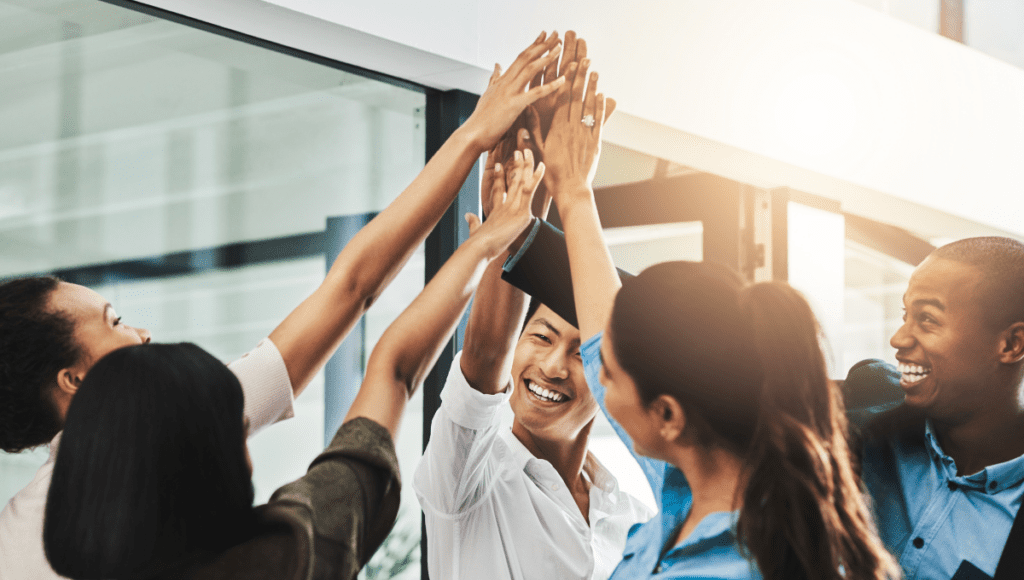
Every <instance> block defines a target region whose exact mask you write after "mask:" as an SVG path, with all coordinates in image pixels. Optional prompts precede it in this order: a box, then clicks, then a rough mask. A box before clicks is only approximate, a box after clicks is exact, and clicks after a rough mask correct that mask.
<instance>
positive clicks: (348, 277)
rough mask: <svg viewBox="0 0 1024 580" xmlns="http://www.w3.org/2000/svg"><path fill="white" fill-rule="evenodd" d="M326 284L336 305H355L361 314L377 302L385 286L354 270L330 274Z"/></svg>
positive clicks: (379, 281)
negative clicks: (345, 303) (340, 303)
mask: <svg viewBox="0 0 1024 580" xmlns="http://www.w3.org/2000/svg"><path fill="white" fill-rule="evenodd" d="M324 284H325V285H326V286H328V287H329V288H331V293H332V294H333V295H334V296H335V300H336V302H335V303H339V302H347V303H350V304H355V305H357V308H359V310H360V312H366V311H367V310H369V309H370V307H371V306H373V305H374V304H375V303H376V302H377V299H378V298H380V295H381V293H382V292H383V291H384V286H385V284H384V283H382V281H381V280H377V279H376V278H375V277H374V276H371V275H370V274H368V273H365V272H361V271H359V270H354V269H347V270H345V271H339V272H334V271H332V272H329V273H328V278H327V280H325V282H324Z"/></svg>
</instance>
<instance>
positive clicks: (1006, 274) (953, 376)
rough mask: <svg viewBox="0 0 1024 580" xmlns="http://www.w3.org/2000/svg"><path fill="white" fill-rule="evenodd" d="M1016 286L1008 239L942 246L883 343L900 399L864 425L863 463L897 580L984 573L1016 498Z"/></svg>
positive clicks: (1021, 269) (1022, 277)
mask: <svg viewBox="0 0 1024 580" xmlns="http://www.w3.org/2000/svg"><path fill="white" fill-rule="evenodd" d="M1022 290H1024V244H1021V243H1020V242H1017V241H1015V240H1011V239H1008V238H997V237H988V238H969V239H965V240H961V241H959V242H954V243H952V244H949V245H946V246H943V247H941V248H939V249H937V250H935V251H934V252H933V253H932V254H931V255H930V256H929V257H928V258H927V259H926V260H925V261H924V262H922V263H921V265H920V266H919V267H918V268H917V269H916V270H915V271H914V274H913V275H912V276H911V278H910V283H909V286H908V288H907V292H906V294H905V295H904V297H903V305H904V309H905V311H906V314H905V316H904V323H903V326H901V327H900V329H899V330H898V331H897V332H896V334H895V335H893V337H892V340H891V341H890V342H891V344H892V346H893V347H894V348H896V359H897V360H898V361H899V369H898V371H899V372H898V374H896V373H893V374H892V375H891V376H893V378H895V377H896V376H898V377H899V385H900V387H901V388H902V389H903V392H904V395H905V398H904V403H903V405H902V406H901V407H899V408H897V409H895V410H894V411H891V412H889V413H886V414H884V415H882V416H880V417H879V418H878V419H877V420H875V421H874V422H872V423H871V424H869V426H868V427H867V429H866V433H865V435H866V442H865V445H864V456H863V469H864V481H865V483H866V484H867V486H868V488H869V490H870V491H871V494H872V496H873V497H874V499H875V510H876V512H877V515H878V527H879V532H880V534H881V536H882V539H883V541H884V542H885V543H886V545H887V546H888V547H889V549H890V550H891V551H892V552H893V554H895V555H896V556H897V558H899V562H900V565H901V566H902V567H903V571H904V575H905V578H906V579H907V580H932V579H936V580H938V579H954V580H974V579H979V580H980V579H985V578H992V577H993V576H994V574H995V571H996V566H997V565H998V563H999V558H1000V555H1001V554H1002V552H1003V546H1004V545H1005V544H1006V539H1007V536H1008V535H1009V532H1010V527H1011V525H1012V524H1013V519H1014V517H1015V516H1016V515H1017V510H1018V509H1019V508H1020V504H1021V496H1022V494H1024V485H1022V483H1024V389H1022V383H1024V381H1022V379H1024V363H1022V360H1024V292H1022ZM864 371H867V372H870V369H864ZM857 372H859V370H858V369H855V370H854V371H852V372H851V376H852V375H853V374H854V373H857Z"/></svg>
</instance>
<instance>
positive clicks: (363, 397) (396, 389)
mask: <svg viewBox="0 0 1024 580" xmlns="http://www.w3.org/2000/svg"><path fill="white" fill-rule="evenodd" d="M493 255H494V254H493V252H491V253H488V251H487V249H486V248H485V245H484V244H482V243H480V242H479V241H477V240H474V239H473V238H470V240H469V241H467V242H466V243H464V244H463V245H462V246H460V247H459V249H458V250H456V251H455V253H454V254H453V255H452V257H451V258H450V259H449V260H448V261H447V262H446V263H445V265H444V266H443V267H442V268H441V270H440V271H439V272H438V273H437V275H435V276H434V278H433V279H432V280H431V281H430V283H429V284H427V286H426V288H424V289H423V292H421V293H420V295H419V296H417V297H416V299H415V300H414V301H413V302H412V304H410V305H409V307H408V308H407V309H406V310H405V311H404V312H403V313H402V314H401V315H400V316H399V317H398V318H397V319H396V320H395V321H394V322H393V323H392V324H391V326H389V327H388V329H387V330H386V331H385V332H384V334H383V336H381V338H380V340H379V341H378V342H377V346H376V347H375V348H374V349H373V353H372V354H371V355H370V360H369V361H368V362H367V368H366V376H365V378H364V380H363V386H362V387H361V388H360V391H359V393H358V395H357V396H356V399H355V401H354V402H353V403H352V407H351V408H350V409H349V412H348V415H347V416H346V418H345V420H346V421H348V420H350V419H353V418H355V417H368V418H370V419H373V420H374V421H376V422H378V423H380V424H381V425H384V427H386V428H387V429H388V430H390V431H391V432H392V434H395V433H397V430H398V423H399V422H400V420H401V411H402V409H403V408H404V406H405V402H406V401H407V400H408V398H409V396H411V394H412V393H413V392H414V391H415V389H416V388H418V387H419V385H420V384H422V382H423V380H424V378H425V377H426V374H427V372H428V371H429V370H430V368H431V367H433V365H434V363H435V362H436V361H437V357H438V356H439V355H440V353H441V348H442V347H443V346H444V345H445V343H446V342H448V339H449V337H451V335H452V332H453V331H454V330H455V327H456V326H457V325H458V322H459V319H460V318H461V317H462V313H463V312H464V311H465V309H466V305H467V304H468V303H469V300H470V298H471V297H472V296H473V292H474V290H475V289H476V286H477V284H478V283H479V281H480V277H481V276H482V275H483V271H484V268H485V267H486V265H487V263H488V261H489V260H490V257H489V256H493Z"/></svg>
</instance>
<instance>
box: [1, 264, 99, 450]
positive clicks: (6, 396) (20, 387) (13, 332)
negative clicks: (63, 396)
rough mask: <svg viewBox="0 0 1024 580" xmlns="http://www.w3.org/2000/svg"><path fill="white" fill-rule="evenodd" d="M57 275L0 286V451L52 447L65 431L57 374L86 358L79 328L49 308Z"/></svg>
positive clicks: (21, 279) (63, 315)
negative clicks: (57, 396)
mask: <svg viewBox="0 0 1024 580" xmlns="http://www.w3.org/2000/svg"><path fill="white" fill-rule="evenodd" d="M60 283H61V281H60V280H59V279H57V278H54V277H52V276H38V277H33V278H20V279H17V280H11V281H9V282H5V283H4V284H0V449H3V450H4V451H7V452H8V453H17V452H19V451H23V450H25V449H28V448H30V447H35V446H37V445H42V444H43V443H48V442H49V441H50V440H51V439H53V437H54V436H55V435H56V434H57V433H58V432H59V431H60V429H61V418H60V415H59V413H58V412H57V409H56V406H55V405H54V401H53V394H54V389H56V388H57V373H58V372H60V370H61V369H64V368H67V367H70V366H73V365H74V364H75V363H76V362H78V359H79V357H80V356H81V350H80V349H79V347H78V344H77V343H76V342H75V338H74V332H75V323H74V321H73V320H71V319H70V318H69V317H68V316H67V315H65V314H63V313H61V312H55V311H52V310H50V308H49V300H50V296H51V295H52V294H53V292H54V290H56V289H57V286H58V285H59V284H60Z"/></svg>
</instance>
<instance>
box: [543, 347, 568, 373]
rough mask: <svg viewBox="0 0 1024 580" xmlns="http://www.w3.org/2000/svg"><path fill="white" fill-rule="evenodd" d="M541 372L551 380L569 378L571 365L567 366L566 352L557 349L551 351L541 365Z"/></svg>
mask: <svg viewBox="0 0 1024 580" xmlns="http://www.w3.org/2000/svg"><path fill="white" fill-rule="evenodd" d="M541 370H542V371H543V372H544V375H545V376H546V377H547V378H549V379H567V378H569V365H567V364H566V356H565V352H563V351H562V350H561V349H557V348H554V349H551V352H550V353H548V356H547V357H546V358H545V359H544V361H543V364H541Z"/></svg>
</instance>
